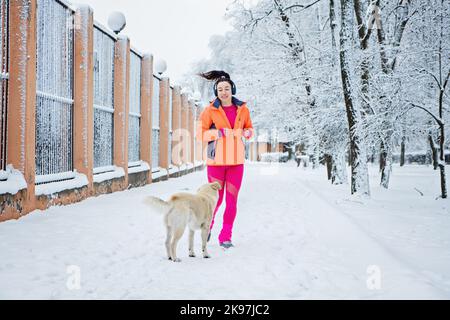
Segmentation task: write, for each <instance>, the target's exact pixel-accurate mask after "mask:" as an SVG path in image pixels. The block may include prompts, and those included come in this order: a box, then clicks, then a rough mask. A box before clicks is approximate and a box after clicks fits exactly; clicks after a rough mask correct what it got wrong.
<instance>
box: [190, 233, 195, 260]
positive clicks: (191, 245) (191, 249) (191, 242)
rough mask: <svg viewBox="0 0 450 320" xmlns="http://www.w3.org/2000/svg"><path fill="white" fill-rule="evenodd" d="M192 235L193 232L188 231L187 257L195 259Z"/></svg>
mask: <svg viewBox="0 0 450 320" xmlns="http://www.w3.org/2000/svg"><path fill="white" fill-rule="evenodd" d="M194 234H195V231H194V230H191V229H189V257H191V258H195V252H194Z"/></svg>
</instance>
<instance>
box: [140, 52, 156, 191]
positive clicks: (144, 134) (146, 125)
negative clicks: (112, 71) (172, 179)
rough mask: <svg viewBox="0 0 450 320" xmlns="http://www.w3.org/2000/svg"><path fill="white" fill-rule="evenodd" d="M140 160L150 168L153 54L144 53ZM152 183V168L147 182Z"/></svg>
mask: <svg viewBox="0 0 450 320" xmlns="http://www.w3.org/2000/svg"><path fill="white" fill-rule="evenodd" d="M141 70H142V72H141V129H140V130H141V132H140V137H141V141H140V148H141V160H142V161H145V162H147V163H148V164H149V166H150V168H152V107H154V106H152V91H153V56H152V55H151V54H146V55H144V57H143V58H142V68H141ZM146 183H152V170H151V169H150V172H149V174H148V178H147V182H146Z"/></svg>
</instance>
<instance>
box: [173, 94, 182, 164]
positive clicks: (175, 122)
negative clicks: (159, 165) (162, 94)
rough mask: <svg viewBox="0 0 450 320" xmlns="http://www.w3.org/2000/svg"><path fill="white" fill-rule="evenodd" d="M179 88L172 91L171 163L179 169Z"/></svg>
mask: <svg viewBox="0 0 450 320" xmlns="http://www.w3.org/2000/svg"><path fill="white" fill-rule="evenodd" d="M180 92H181V87H179V86H175V87H174V88H173V91H172V131H173V136H172V163H173V164H174V165H176V166H177V167H179V166H180V165H181V157H180V147H181V145H180V140H181V118H180V112H181V110H180V105H181V96H180Z"/></svg>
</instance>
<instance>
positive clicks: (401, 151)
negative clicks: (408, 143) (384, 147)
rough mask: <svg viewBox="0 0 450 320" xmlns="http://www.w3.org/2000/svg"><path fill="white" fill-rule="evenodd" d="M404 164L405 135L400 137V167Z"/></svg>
mask: <svg viewBox="0 0 450 320" xmlns="http://www.w3.org/2000/svg"><path fill="white" fill-rule="evenodd" d="M404 165H405V137H403V138H402V144H401V147H400V167H403V166H404Z"/></svg>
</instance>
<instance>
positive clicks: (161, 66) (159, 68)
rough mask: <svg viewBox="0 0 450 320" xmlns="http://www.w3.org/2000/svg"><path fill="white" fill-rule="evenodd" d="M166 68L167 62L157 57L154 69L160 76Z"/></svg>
mask: <svg viewBox="0 0 450 320" xmlns="http://www.w3.org/2000/svg"><path fill="white" fill-rule="evenodd" d="M166 70H167V63H166V61H165V60H163V59H158V60H156V62H155V71H156V72H157V73H158V74H159V76H161V75H162V74H163V73H164V72H166Z"/></svg>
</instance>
